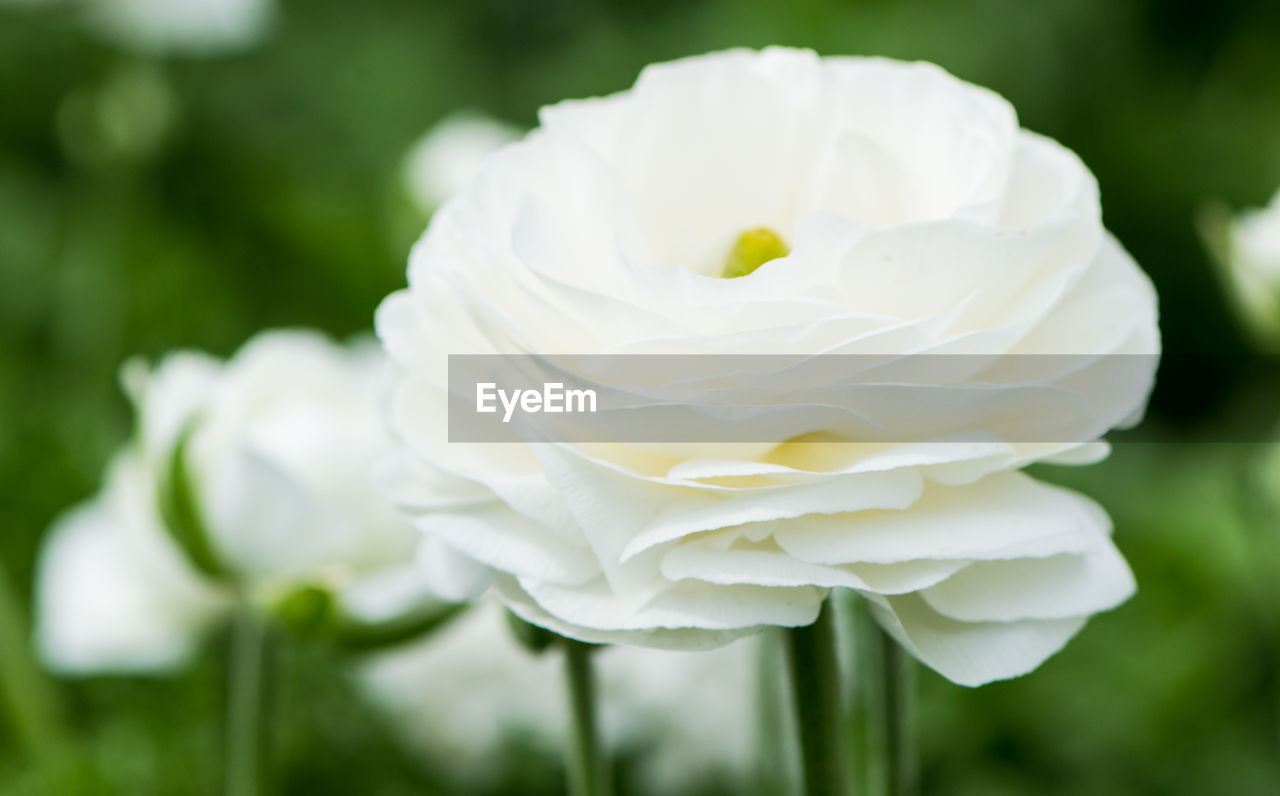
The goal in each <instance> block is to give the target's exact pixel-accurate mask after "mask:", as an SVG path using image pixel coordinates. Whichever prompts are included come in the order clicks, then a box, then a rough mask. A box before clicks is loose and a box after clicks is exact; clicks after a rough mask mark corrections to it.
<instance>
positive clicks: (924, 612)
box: [872, 594, 1085, 686]
mask: <svg viewBox="0 0 1280 796" xmlns="http://www.w3.org/2000/svg"><path fill="white" fill-rule="evenodd" d="M872 610H873V611H874V613H875V616H876V619H877V620H879V622H880V624H881V625H883V626H884V628H885V630H886V631H888V632H889V634H890V635H892V636H893V637H894V638H895V639H897V640H898V642H899V643H900V644H902V645H903V646H904V647H906V648H907V650H908V651H910V652H911V654H912V655H914V656H915V657H916V658H918V659H920V661H922V662H923V663H925V664H926V665H928V666H929V667H930V668H932V669H935V670H936V671H937V672H938V673H939V674H941V675H942V676H943V677H946V678H947V679H948V680H951V681H952V682H955V683H959V684H960V685H969V686H977V685H983V684H984V683H989V682H991V681H993V680H1007V679H1009V678H1010V677H1018V676H1020V675H1024V674H1026V673H1027V672H1030V671H1031V670H1033V669H1035V668H1036V667H1037V666H1039V665H1040V664H1041V663H1043V662H1044V661H1045V659H1046V658H1048V657H1049V656H1050V655H1052V654H1054V653H1055V652H1057V651H1058V650H1060V649H1062V647H1063V645H1064V644H1066V643H1067V642H1068V641H1069V640H1070V639H1071V637H1072V636H1074V635H1075V634H1076V633H1077V632H1078V631H1079V630H1080V628H1082V627H1084V623H1085V617H1082V616H1081V617H1071V618H1068V619H1045V620H1024V621H1020V622H960V621H957V620H955V619H949V618H947V617H945V616H943V615H942V614H939V613H937V612H936V611H934V610H933V609H932V608H930V607H929V605H928V604H927V603H926V602H925V601H924V599H923V598H922V597H920V596H919V595H916V594H908V595H904V596H901V597H887V598H880V599H878V600H876V601H873V602H872Z"/></svg>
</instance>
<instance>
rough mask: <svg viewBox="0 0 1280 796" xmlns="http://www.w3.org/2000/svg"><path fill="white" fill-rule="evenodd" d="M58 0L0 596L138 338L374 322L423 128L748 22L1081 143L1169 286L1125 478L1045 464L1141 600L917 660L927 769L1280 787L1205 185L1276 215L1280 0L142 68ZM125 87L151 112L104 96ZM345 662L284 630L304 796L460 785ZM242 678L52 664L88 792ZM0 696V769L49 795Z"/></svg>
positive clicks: (707, 6)
mask: <svg viewBox="0 0 1280 796" xmlns="http://www.w3.org/2000/svg"><path fill="white" fill-rule="evenodd" d="M37 5H40V4H27V5H25V6H24V4H20V3H19V4H11V3H0V341H2V343H0V572H2V577H3V579H4V580H6V581H7V582H8V584H7V585H8V589H9V591H11V592H12V595H13V596H14V599H13V600H10V602H15V601H16V602H15V604H14V605H11V606H9V608H8V609H6V610H4V611H0V614H2V615H0V622H10V623H11V624H12V623H14V622H20V623H25V622H27V621H29V620H28V617H29V609H30V597H29V595H30V593H31V584H32V574H33V567H34V562H35V557H36V553H37V550H38V545H39V541H40V538H41V535H42V534H43V533H44V531H45V529H46V527H47V526H48V525H49V523H50V521H51V520H52V519H53V518H54V517H55V516H56V514H57V513H58V512H60V511H61V510H63V509H64V508H65V507H67V506H69V505H71V504H72V503H74V502H76V501H79V500H81V499H83V498H85V497H86V496H88V495H90V494H91V493H92V492H94V491H95V490H96V489H97V487H98V484H99V478H100V474H101V472H102V468H103V465H104V463H105V462H106V461H107V459H108V457H109V456H110V454H111V452H112V451H113V449H114V448H115V447H116V446H118V445H119V444H120V443H121V442H122V441H123V440H125V439H126V437H127V435H128V433H129V425H130V418H129V411H128V407H127V405H126V402H125V400H124V398H123V397H122V396H121V394H120V391H119V389H118V387H117V380H116V371H117V369H118V367H119V365H120V363H121V362H122V361H123V360H124V359H125V358H126V357H128V356H130V355H132V354H135V353H142V354H145V355H149V356H154V355H157V354H160V353H162V352H163V351H165V350H167V349H171V348H174V347H187V346H191V347H199V348H203V349H206V350H209V351H211V352H213V353H216V354H220V355H225V354H229V353H230V352H232V351H233V350H234V349H235V348H236V347H237V346H238V345H239V344H240V343H241V342H242V341H244V340H245V339H246V338H247V337H248V336H250V335H251V334H252V333H254V332H255V331H257V330H259V329H262V328H266V327H276V326H292V325H307V326H315V327H318V328H321V329H324V330H327V331H329V332H331V333H334V334H337V335H343V336H345V335H348V334H351V333H353V332H357V331H359V330H363V329H367V328H369V327H370V325H371V317H372V312H373V309H374V307H375V306H376V305H377V302H378V301H379V300H380V299H381V298H382V297H383V296H384V295H385V294H387V293H388V292H390V291H391V290H393V289H395V288H397V287H399V286H401V285H402V284H403V282H404V265H405V260H406V256H407V252H408V247H409V246H410V244H411V243H412V241H413V240H414V238H415V237H416V236H417V235H418V234H419V233H420V232H421V230H422V229H423V227H424V226H425V223H426V219H425V216H424V215H422V214H421V212H420V211H418V210H417V209H415V207H414V205H413V204H412V203H411V202H410V200H409V198H408V196H407V195H406V191H405V188H404V183H403V177H402V166H403V163H404V160H405V157H406V153H407V152H408V150H409V148H410V147H411V145H412V143H413V142H414V141H415V139H417V138H418V136H420V135H421V134H422V133H423V132H424V131H425V130H426V129H427V128H428V127H430V126H431V125H432V124H433V123H434V122H435V121H436V120H438V119H439V118H441V117H442V116H443V115H445V114H447V113H449V112H451V111H454V110H457V109H459V108H474V109H478V110H481V111H484V112H487V113H490V114H492V115H495V116H497V117H499V118H502V119H505V120H508V121H510V122H513V123H516V124H519V125H522V126H528V125H531V124H532V123H533V122H534V119H535V112H536V109H537V108H538V107H539V106H540V105H543V104H546V103H549V102H553V101H556V100H559V99H562V98H566V97H579V96H587V95H595V94H601V93H608V92H613V91H617V90H620V89H623V88H625V87H627V86H628V85H630V83H631V82H632V81H633V80H634V77H635V75H636V73H637V72H638V71H639V69H640V68H641V67H642V66H643V65H645V64H646V63H649V62H653V61H661V60H667V59H670V58H674V57H679V56H682V55H689V54H695V53H700V52H704V51H707V50H712V49H719V48H724V47H728V46H734V45H747V46H764V45H768V44H790V45H800V46H809V47H813V48H815V49H817V50H818V51H819V52H822V53H827V54H846V53H848V54H882V55H889V56H894V57H899V58H907V59H917V58H919V59H926V60H930V61H934V62H936V63H938V64H941V65H942V66H944V67H945V68H947V69H948V70H950V71H951V72H953V73H955V74H957V75H959V76H960V77H963V78H965V79H968V80H971V81H973V82H976V83H979V84H982V85H986V86H989V87H991V88H993V89H995V90H996V91H998V92H1000V93H1001V94H1003V95H1004V96H1006V97H1007V98H1009V99H1010V100H1011V101H1012V102H1013V104H1014V105H1015V107H1016V108H1017V109H1018V112H1019V115H1020V118H1021V120H1022V124H1023V125H1024V126H1026V127H1028V128H1030V129H1033V130H1036V131H1038V132H1042V133H1045V134H1048V135H1050V136H1052V137H1054V138H1057V139H1058V140H1060V141H1062V142H1063V143H1065V144H1066V145H1067V146H1068V147H1070V148H1072V149H1074V150H1075V151H1076V152H1078V153H1079V154H1080V155H1081V156H1082V158H1083V159H1084V161H1085V162H1086V163H1087V164H1088V165H1089V166H1090V167H1091V168H1092V169H1093V171H1094V172H1095V173H1096V175H1097V176H1098V179H1099V181H1100V184H1101V190H1102V199H1103V207H1104V214H1105V220H1106V223H1107V225H1108V227H1109V228H1110V229H1111V230H1112V231H1113V232H1114V233H1115V235H1116V236H1117V237H1118V238H1119V239H1120V240H1121V241H1122V242H1123V243H1124V245H1125V246H1126V247H1127V248H1129V250H1130V251H1131V252H1132V253H1133V254H1134V256H1135V257H1136V259H1137V260H1138V262H1139V263H1141V264H1142V265H1143V267H1144V268H1145V269H1146V270H1147V272H1148V273H1149V274H1150V275H1151V276H1152V278H1153V279H1154V280H1155V283H1156V285H1157V288H1158V291H1159V294H1160V298H1161V312H1162V328H1163V333H1164V339H1165V346H1166V349H1167V350H1168V351H1169V352H1170V354H1171V356H1170V357H1169V358H1168V362H1167V364H1166V366H1165V367H1164V369H1163V371H1162V373H1161V378H1160V386H1159V388H1158V391H1157V394H1156V396H1155V400H1154V403H1153V407H1152V411H1151V413H1150V418H1149V420H1148V422H1147V424H1146V425H1145V427H1144V429H1143V430H1141V431H1140V432H1139V433H1138V435H1137V436H1136V437H1134V438H1132V439H1131V440H1129V441H1125V442H1122V443H1121V444H1118V445H1117V446H1116V450H1115V452H1114V454H1113V456H1112V457H1111V459H1110V460H1108V461H1107V462H1105V463H1103V464H1101V465H1099V466H1096V467H1092V468H1085V469H1080V470H1070V469H1057V468H1047V469H1043V470H1041V471H1040V472H1039V473H1038V474H1039V475H1041V476H1043V477H1046V478H1051V479H1053V480H1057V481H1059V482H1062V483H1066V484H1069V485H1071V486H1074V487H1077V488H1079V489H1082V490H1084V491H1086V492H1088V493H1089V494H1091V495H1093V496H1094V497H1096V498H1097V499H1099V500H1100V501H1101V502H1102V503H1103V504H1104V505H1105V506H1106V507H1107V509H1108V510H1109V511H1110V512H1111V514H1112V516H1113V517H1114V519H1115V522H1116V526H1117V539H1118V542H1119V545H1120V547H1121V549H1122V550H1123V551H1124V552H1125V553H1126V555H1127V556H1128V558H1129V560H1130V561H1131V562H1132V565H1133V567H1134V570H1135V572H1136V574H1137V577H1138V581H1139V585H1140V591H1139V594H1138V596H1137V597H1136V598H1135V599H1133V600H1132V601H1130V602H1129V603H1128V604H1126V605H1124V606H1123V607H1121V608H1119V609H1118V610H1116V611H1114V612H1112V613H1109V614H1106V615H1103V616H1100V617H1098V618H1096V619H1094V620H1093V621H1092V622H1091V623H1090V625H1089V626H1088V628H1087V629H1086V631H1085V632H1084V633H1083V634H1082V635H1081V636H1080V637H1079V638H1078V639H1077V640H1076V641H1074V642H1073V643H1072V644H1070V645H1069V646H1068V647H1067V648H1066V650H1065V651H1063V652H1062V653H1061V654H1059V655H1057V656H1056V657H1054V658H1053V659H1051V660H1050V661H1049V662H1048V663H1047V664H1045V665H1044V666H1043V667H1042V668H1041V669H1040V670H1039V671H1037V672H1036V673H1035V674H1034V675H1032V676H1029V677H1026V678H1023V679H1020V680H1017V681H1013V682H1008V683H999V684H994V685H990V686H987V687H984V688H981V689H977V690H968V689H963V688H960V687H957V686H953V685H951V684H949V683H947V682H946V681H944V680H942V679H941V678H939V677H938V676H936V675H934V674H932V673H931V672H928V671H921V672H920V674H919V686H920V692H919V710H918V716H917V719H918V729H919V743H920V748H921V753H922V759H923V761H924V762H923V767H922V771H921V776H922V785H923V791H924V792H925V793H928V794H974V795H975V796H977V795H981V796H995V795H997V794H1026V793H1036V794H1090V796H1105V795H1107V794H1126V795H1127V794H1208V793H1215V794H1216V793H1222V794H1239V795H1242V796H1245V795H1247V794H1275V793H1280V519H1277V517H1278V516H1280V515H1278V513H1277V504H1278V503H1280V497H1275V496H1280V475H1276V476H1272V477H1271V479H1270V481H1269V482H1268V480H1267V477H1266V476H1265V475H1264V473H1263V471H1262V470H1260V469H1259V467H1258V463H1259V462H1260V461H1261V460H1262V459H1263V458H1264V457H1265V456H1266V455H1267V453H1268V447H1267V446H1266V445H1263V444H1261V443H1257V444H1250V443H1248V442H1246V440H1248V439H1250V438H1251V435H1257V438H1258V439H1261V438H1262V437H1263V436H1266V435H1267V432H1268V431H1269V430H1270V429H1271V428H1272V427H1273V426H1274V424H1275V423H1276V422H1277V420H1280V393H1278V392H1277V390H1276V385H1277V380H1276V372H1275V368H1274V367H1272V366H1271V363H1270V361H1269V360H1266V359H1263V358H1261V357H1258V356H1254V355H1252V354H1251V352H1250V350H1249V348H1248V346H1247V344H1246V342H1245V338H1244V336H1243V335H1242V334H1241V333H1240V331H1239V330H1238V328H1237V326H1236V325H1235V324H1234V323H1233V320H1232V317H1231V314H1230V310H1229V304H1228V302H1227V301H1226V300H1225V297H1224V293H1223V290H1222V288H1221V286H1220V283H1219V280H1218V279H1217V276H1216V273H1215V269H1214V267H1213V264H1212V262H1211V260H1210V258H1209V256H1208V254H1207V253H1206V250H1205V247H1204V245H1203V244H1202V242H1201V240H1200V238H1199V236H1198V234H1197V229H1196V225H1195V219H1196V217H1197V213H1198V212H1199V211H1200V210H1201V208H1203V207H1204V206H1205V205H1206V204H1208V203H1210V202H1213V201H1220V202H1225V203H1226V204H1228V205H1230V206H1235V207H1241V206H1258V205H1261V204H1263V203H1264V202H1265V201H1266V200H1267V198H1268V197H1269V196H1270V195H1271V194H1272V193H1273V192H1274V191H1275V190H1276V188H1277V187H1278V186H1280V4H1277V3H1275V2H1272V1H1271V0H1231V1H1228V0H1177V1H1166V2H1160V1H1159V0H1127V1H1126V2H1116V0H1042V1H1041V2H1035V3H1028V2H1025V0H973V2H967V3H950V2H926V1H925V0H844V1H843V2H827V1H825V0H797V2H790V3H771V4H754V3H753V4H747V3H742V4H738V3H731V2H725V1H724V0H650V2H643V3H630V2H622V0H608V1H607V2H595V3H587V2H585V1H576V0H549V1H548V0H540V1H539V2H530V1H529V0H468V1H467V2H444V1H443V0H423V1H416V0H367V1H366V2H361V3H351V2H349V1H347V2H340V1H339V0H305V1H304V0H290V1H286V2H282V3H281V4H280V8H279V14H278V19H277V22H276V25H275V26H274V28H273V30H272V32H271V34H270V36H269V37H268V38H267V39H266V40H265V41H264V42H262V43H261V44H260V45H259V46H256V47H253V48H251V49H247V50H245V51H243V52H238V53H233V54H228V55H220V56H216V57H201V58H184V57H178V56H173V57H166V58H146V59H144V58H140V57H139V56H137V55H130V54H128V53H126V52H124V51H122V50H120V49H118V48H116V47H113V46H111V45H110V44H106V43H103V42H102V41H101V40H100V39H98V38H97V37H94V36H93V35H91V34H90V33H89V32H87V31H86V30H85V27H84V26H83V25H82V24H80V21H79V19H78V17H77V16H76V15H75V14H74V13H72V12H69V11H66V10H59V9H56V8H49V9H46V8H37V7H36V6H37ZM104 91H105V92H107V93H111V92H115V93H114V94H113V96H126V97H132V98H133V104H132V105H130V107H134V108H141V110H140V111H138V113H140V114H141V115H140V116H138V115H137V114H135V116H132V117H131V116H128V114H126V116H125V117H124V118H120V117H119V114H117V113H116V112H115V111H113V110H111V108H110V107H108V108H107V110H105V111H104V110H102V108H101V106H100V105H95V102H98V100H96V99H95V97H98V96H101V95H102V93H103V92H104ZM122 92H123V93H122ZM761 112H762V113H767V112H768V109H766V108H762V109H761ZM1190 354H1195V355H1199V356H1183V355H1190ZM1270 436H1272V438H1274V435H1270ZM1276 472H1277V473H1280V470H1277V471H1276ZM1268 489H1269V490H1270V492H1271V494H1270V495H1268V492H1267V490H1268ZM0 585H3V584H0ZM215 647H216V645H215ZM0 654H3V655H6V656H12V655H18V654H20V652H19V651H18V650H15V649H0ZM348 663H349V662H348V661H346V660H344V659H341V658H338V657H336V656H334V655H332V654H330V653H327V652H325V651H324V650H322V649H312V648H310V647H308V646H306V645H305V644H299V645H295V646H294V647H293V648H291V649H290V650H288V652H287V654H286V655H285V667H284V670H283V674H281V675H280V679H281V681H282V682H283V683H284V684H285V686H284V687H283V688H281V689H280V690H281V692H282V693H283V695H282V696H281V697H280V698H279V699H278V700H277V702H276V703H275V704H274V705H273V710H274V711H275V712H276V713H277V714H278V715H277V716H276V717H275V718H276V720H277V722H276V726H277V728H278V730H277V732H276V733H275V744H276V748H277V762H276V765H275V772H274V774H275V779H276V782H277V783H278V785H279V788H280V790H281V791H282V792H284V793H291V794H292V793H297V794H302V793H306V794H354V793H360V794H365V793H368V794H402V793H403V794H409V793H447V792H449V791H448V785H447V784H446V783H445V782H444V781H443V778H442V777H440V776H438V772H433V771H432V770H431V768H430V766H427V765H423V764H422V763H421V761H419V760H418V759H416V758H415V756H414V755H413V754H412V753H411V752H410V751H409V750H408V749H407V748H406V747H405V746H404V745H403V744H401V743H399V742H398V741H397V737H396V735H395V733H394V732H393V730H392V728H390V727H389V726H388V724H387V721H386V719H385V718H384V717H382V716H381V715H379V714H377V713H376V712H373V711H371V710H370V709H369V708H368V707H367V706H366V705H365V704H364V703H363V701H362V700H360V699H359V698H358V696H357V695H356V694H355V693H354V692H353V691H352V690H351V689H350V688H349V686H348V684H347V680H346V679H344V677H343V672H344V671H345V667H346V666H347V664H348ZM222 677H223V676H222V668H221V664H220V661H219V656H218V654H217V650H216V649H214V650H211V653H210V655H208V656H206V658H205V662H204V663H201V664H200V665H198V666H196V667H195V668H193V669H191V670H189V671H186V672H183V673H179V674H175V675H173V676H170V677H166V678H161V679H147V680H143V679H130V678H121V677H110V678H108V677H102V678H89V679H83V680H76V681H55V682H54V687H55V688H56V693H57V696H58V704H57V705H56V710H57V711H58V714H59V715H60V717H61V719H62V720H63V722H64V725H65V729H64V730H63V731H62V734H63V738H64V740H63V743H64V744H65V745H66V754H68V755H70V756H72V757H74V758H75V759H77V760H79V761H80V763H79V765H87V766H89V767H90V768H92V769H93V771H94V775H93V778H92V782H93V785H92V786H91V788H90V792H94V793H99V792H100V793H119V794H129V795H130V796H146V795H147V794H163V795H164V796H171V795H173V794H207V793H214V792H216V791H217V788H218V783H219V781H220V778H219V772H218V754H217V750H218V748H219V744H220V728H219V723H220V716H221V711H222V707H221V697H222V693H223V685H224V684H223V679H222ZM9 696H10V697H13V694H12V693H10V695H9ZM18 697H19V698H18V699H13V698H10V699H9V700H8V702H7V703H6V704H7V705H8V706H9V707H10V708H14V707H15V706H16V707H17V708H18V709H21V707H22V705H21V702H22V700H21V694H18ZM10 713H12V710H11V711H10ZM5 718H6V713H3V712H0V793H3V794H15V793H43V792H46V791H42V790H40V787H41V786H40V785H39V783H38V781H37V780H36V778H35V777H34V775H33V773H32V772H33V769H34V764H33V760H32V752H31V750H30V749H28V748H27V747H26V746H24V744H23V743H22V738H21V737H20V736H19V735H18V734H16V733H15V732H14V731H13V730H12V729H11V727H12V726H15V725H14V723H12V722H7V721H5ZM46 753H48V752H47V751H46ZM494 765H495V766H500V767H502V768H503V770H504V771H505V772H507V773H505V774H504V776H503V778H502V781H501V782H499V783H498V784H496V785H495V786H494V788H495V789H496V790H497V791H498V792H509V793H556V792H559V791H560V790H561V788H562V780H561V774H560V769H559V764H558V761H557V760H555V759H554V758H552V759H549V760H548V759H545V758H539V757H537V756H536V755H533V754H532V753H529V754H522V753H520V752H519V751H518V750H514V751H512V753H511V754H508V755H505V756H504V757H503V759H502V760H500V761H495V763H494Z"/></svg>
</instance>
